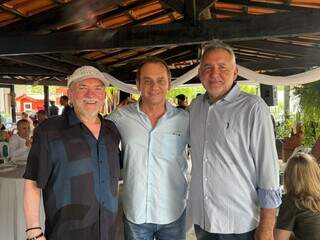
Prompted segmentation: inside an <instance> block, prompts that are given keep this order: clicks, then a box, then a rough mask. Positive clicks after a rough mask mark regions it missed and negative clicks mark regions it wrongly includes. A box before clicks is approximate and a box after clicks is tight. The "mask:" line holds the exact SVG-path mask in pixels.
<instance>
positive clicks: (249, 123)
mask: <svg viewBox="0 0 320 240" xmlns="http://www.w3.org/2000/svg"><path fill="white" fill-rule="evenodd" d="M237 74H238V69H237V66H236V60H235V55H234V53H233V50H232V48H231V47H230V46H228V45H226V44H224V43H222V42H221V41H215V42H212V43H211V44H210V45H208V46H206V48H205V50H204V53H203V56H202V57H201V60H200V68H199V78H200V80H201V83H202V85H203V86H204V88H205V89H206V93H205V94H204V95H201V96H199V97H198V98H197V99H196V100H194V101H193V103H192V105H191V107H190V108H189V109H190V136H191V149H192V151H191V156H192V157H191V158H192V172H191V176H192V177H191V187H190V195H189V198H190V204H191V208H190V209H191V213H192V217H193V223H194V224H195V232H196V236H197V238H198V239H199V240H207V239H208V240H209V239H210V240H215V239H219V240H238V239H243V240H249V239H250V240H251V239H255V240H262V239H263V240H271V239H273V227H274V224H275V215H276V208H277V207H278V206H279V205H280V203H281V194H280V188H279V173H278V157H277V152H276V147H275V139H274V133H273V126H272V122H271V114H270V111H269V109H268V107H267V105H266V104H265V103H264V101H263V100H262V99H261V98H260V97H257V96H254V95H249V94H246V93H243V92H241V91H240V87H239V86H238V84H237V83H235V82H234V81H235V80H236V78H237Z"/></svg>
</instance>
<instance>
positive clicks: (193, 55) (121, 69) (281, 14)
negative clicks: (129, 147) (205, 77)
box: [0, 0, 320, 85]
mask: <svg viewBox="0 0 320 240" xmlns="http://www.w3.org/2000/svg"><path fill="white" fill-rule="evenodd" d="M214 38H219V39H221V40H223V41H225V42H227V43H229V44H230V45H231V46H232V47H233V48H234V51H235V53H236V57H237V62H238V63H239V64H241V65H242V66H245V67H248V68H250V69H252V70H256V71H259V72H263V73H266V74H270V75H290V74H294V73H299V72H303V71H306V70H308V69H311V68H314V67H317V66H320V0H216V1H214V0H149V1H146V0H7V1H6V0H0V83H4V84H13V83H15V84H32V83H34V82H36V83H39V84H44V85H65V84H66V81H65V77H66V76H67V75H69V74H71V73H72V71H73V70H74V69H75V68H77V67H79V66H82V65H92V66H96V67H97V68H99V69H100V70H102V71H105V72H108V73H110V74H111V75H113V76H114V77H116V78H118V79H120V80H121V81H124V82H126V83H133V82H134V79H135V72H136V69H137V66H138V65H139V62H140V61H141V60H142V59H143V58H144V57H146V56H157V57H160V58H162V59H164V60H165V61H166V62H167V63H168V64H169V65H170V68H171V70H172V75H173V77H179V76H181V75H182V74H183V73H185V72H187V71H188V70H190V69H192V68H193V67H195V66H196V65H197V64H198V59H199V55H200V52H201V46H202V44H204V43H206V42H209V41H210V40H212V39H214ZM196 81H197V79H192V80H191V81H190V82H196Z"/></svg>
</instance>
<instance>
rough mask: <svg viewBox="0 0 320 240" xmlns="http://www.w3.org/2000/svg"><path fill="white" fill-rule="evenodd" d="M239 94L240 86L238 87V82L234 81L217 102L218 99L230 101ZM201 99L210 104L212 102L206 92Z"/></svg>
mask: <svg viewBox="0 0 320 240" xmlns="http://www.w3.org/2000/svg"><path fill="white" fill-rule="evenodd" d="M239 94H240V87H239V85H238V83H234V84H233V86H232V88H231V90H230V91H229V92H228V93H227V94H226V95H225V96H224V97H223V98H222V99H220V100H219V101H218V102H220V101H227V102H232V101H234V100H235V99H236V98H237V97H238V96H239ZM203 99H204V100H205V101H208V102H209V103H210V104H212V103H213V102H212V101H211V99H210V97H209V94H208V92H206V93H205V95H204V98H203Z"/></svg>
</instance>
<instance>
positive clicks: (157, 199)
mask: <svg viewBox="0 0 320 240" xmlns="http://www.w3.org/2000/svg"><path fill="white" fill-rule="evenodd" d="M136 83H137V87H138V90H139V91H140V93H141V98H140V101H139V102H137V103H133V104H129V105H128V106H125V107H121V108H119V109H117V110H116V111H114V112H112V113H111V115H109V117H108V118H109V119H110V120H112V121H113V122H114V123H115V124H116V126H117V128H118V129H119V132H120V135H121V139H122V140H121V141H122V142H121V147H122V151H123V158H124V159H123V164H124V166H123V170H124V176H123V208H124V228H125V229H124V230H125V231H124V232H125V239H126V240H153V239H154V238H155V239H161V240H162V239H174V240H184V239H185V235H186V233H185V232H186V229H185V215H186V214H185V207H186V197H187V196H186V195H187V178H186V177H187V176H186V174H187V160H186V152H185V149H186V145H187V144H188V142H189V140H188V139H189V114H188V112H186V111H184V110H182V109H177V108H175V107H173V106H172V105H171V104H170V103H168V102H166V100H165V97H166V94H167V92H168V90H169V88H170V83H171V75H170V70H169V68H168V66H167V65H166V63H165V62H164V61H162V60H160V59H157V58H148V59H146V60H145V61H144V63H143V64H141V66H140V67H139V69H138V72H137V80H136Z"/></svg>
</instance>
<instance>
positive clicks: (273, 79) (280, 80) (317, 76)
mask: <svg viewBox="0 0 320 240" xmlns="http://www.w3.org/2000/svg"><path fill="white" fill-rule="evenodd" d="M198 68H199V65H198V66H196V67H195V68H193V69H191V70H190V71H188V72H186V73H185V74H183V75H182V76H180V77H179V78H177V79H176V80H174V81H172V87H173V88H174V87H178V86H180V85H182V84H184V83H186V82H188V81H189V80H190V79H192V78H193V77H195V76H197V74H198ZM238 69H239V76H241V77H244V78H246V79H247V80H249V81H253V82H257V83H262V84H266V85H291V86H292V85H300V84H306V83H311V82H315V81H319V80H320V68H315V69H313V70H310V71H307V72H304V73H299V74H295V75H291V76H285V77H284V76H281V77H279V76H269V75H265V74H260V73H257V72H255V71H252V70H250V69H248V68H245V67H242V66H240V65H238ZM104 75H105V77H106V78H107V79H108V81H109V82H110V84H111V85H113V86H115V87H117V88H118V89H120V90H121V91H124V92H128V93H131V94H139V91H138V90H137V88H136V86H135V85H133V84H127V83H124V82H122V81H120V80H118V79H116V78H115V77H113V76H111V75H110V74H108V73H104Z"/></svg>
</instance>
